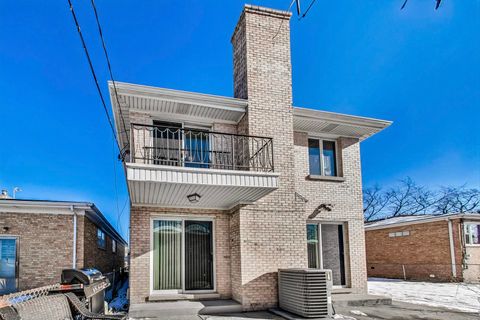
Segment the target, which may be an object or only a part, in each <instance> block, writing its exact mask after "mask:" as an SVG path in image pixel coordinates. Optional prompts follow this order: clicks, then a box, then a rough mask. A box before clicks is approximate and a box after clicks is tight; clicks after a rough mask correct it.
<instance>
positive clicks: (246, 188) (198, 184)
mask: <svg viewBox="0 0 480 320" xmlns="http://www.w3.org/2000/svg"><path fill="white" fill-rule="evenodd" d="M278 176H279V175H278V174H276V173H269V172H252V171H234V170H216V169H199V168H184V167H171V166H160V165H145V164H133V163H127V181H128V185H129V191H130V199H131V201H132V204H133V205H155V206H165V207H183V208H188V207H192V208H208V209H223V210H225V209H230V208H232V207H234V206H236V205H238V204H245V203H253V202H255V201H257V200H259V199H261V198H262V197H264V196H266V195H267V194H269V193H271V192H272V191H274V190H276V189H277V188H278ZM194 193H198V194H199V195H200V196H201V198H200V201H199V202H198V203H190V202H189V201H188V199H187V196H188V195H190V194H194Z"/></svg>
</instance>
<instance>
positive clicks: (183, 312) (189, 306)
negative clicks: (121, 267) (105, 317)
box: [129, 300, 242, 319]
mask: <svg viewBox="0 0 480 320" xmlns="http://www.w3.org/2000/svg"><path fill="white" fill-rule="evenodd" d="M236 312H242V305H241V304H239V303H238V302H236V301H233V300H205V301H189V300H180V301H168V302H149V303H141V304H132V305H131V306H130V311H129V316H130V317H131V318H132V319H178V317H187V318H188V317H191V318H192V319H198V315H200V314H220V313H222V314H223V313H236Z"/></svg>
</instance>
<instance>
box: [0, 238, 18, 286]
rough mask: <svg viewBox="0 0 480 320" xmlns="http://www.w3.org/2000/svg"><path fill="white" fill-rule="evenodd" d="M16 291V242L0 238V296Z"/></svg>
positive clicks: (11, 239)
mask: <svg viewBox="0 0 480 320" xmlns="http://www.w3.org/2000/svg"><path fill="white" fill-rule="evenodd" d="M16 290H17V240H16V239H15V238H0V295H2V294H7V293H11V292H15V291H16Z"/></svg>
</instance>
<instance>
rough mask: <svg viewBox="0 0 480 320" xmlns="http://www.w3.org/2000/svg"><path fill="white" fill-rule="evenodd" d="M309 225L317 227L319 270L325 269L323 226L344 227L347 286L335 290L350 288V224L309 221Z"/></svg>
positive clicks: (339, 286)
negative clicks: (348, 243)
mask: <svg viewBox="0 0 480 320" xmlns="http://www.w3.org/2000/svg"><path fill="white" fill-rule="evenodd" d="M307 224H314V225H316V226H317V234H318V243H317V252H318V257H317V259H318V260H317V265H318V266H319V269H323V243H322V224H333V225H341V226H342V235H343V264H344V269H345V270H344V272H345V284H344V285H333V288H334V289H340V288H350V261H349V257H350V255H349V254H348V250H350V246H349V245H348V247H347V241H348V239H347V227H348V224H347V223H346V222H342V221H312V220H307Z"/></svg>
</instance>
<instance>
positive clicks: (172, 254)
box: [153, 220, 182, 291]
mask: <svg viewBox="0 0 480 320" xmlns="http://www.w3.org/2000/svg"><path fill="white" fill-rule="evenodd" d="M153 261H154V263H153V265H154V268H153V290H177V291H178V290H181V289H182V221H180V220H154V221H153Z"/></svg>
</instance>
